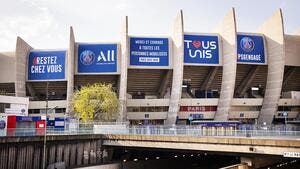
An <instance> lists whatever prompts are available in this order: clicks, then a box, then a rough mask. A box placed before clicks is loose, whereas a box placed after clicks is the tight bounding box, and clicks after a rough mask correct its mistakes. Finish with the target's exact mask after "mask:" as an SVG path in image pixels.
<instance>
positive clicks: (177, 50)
mask: <svg viewBox="0 0 300 169" xmlns="http://www.w3.org/2000/svg"><path fill="white" fill-rule="evenodd" d="M183 33H184V26H183V12H182V10H180V12H179V13H178V14H177V16H176V19H175V22H174V25H173V32H172V35H171V38H172V40H173V44H174V45H173V52H172V53H173V56H170V57H173V79H172V89H171V98H170V104H169V112H168V117H167V120H166V121H165V124H167V125H172V124H175V122H176V117H177V112H178V111H179V108H180V105H179V103H180V99H181V92H182V80H183V47H184V42H183Z"/></svg>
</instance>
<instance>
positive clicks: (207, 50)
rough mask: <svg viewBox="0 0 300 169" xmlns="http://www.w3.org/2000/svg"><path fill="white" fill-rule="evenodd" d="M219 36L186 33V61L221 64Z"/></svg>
mask: <svg viewBox="0 0 300 169" xmlns="http://www.w3.org/2000/svg"><path fill="white" fill-rule="evenodd" d="M219 58H220V51H219V38H218V36H217V35H194V34H185V35H184V63H188V64H213V65H216V64H219V63H220V61H219V60H220V59H219Z"/></svg>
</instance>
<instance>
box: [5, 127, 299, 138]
mask: <svg viewBox="0 0 300 169" xmlns="http://www.w3.org/2000/svg"><path fill="white" fill-rule="evenodd" d="M45 131H46V130H45V129H43V128H42V129H40V128H18V129H6V130H0V137H6V136H44V134H45ZM85 134H130V135H164V136H191V137H201V136H211V137H218V136H228V137H279V138H283V137H291V138H299V139H300V131H285V130H233V129H226V128H201V127H200V126H172V127H170V126H128V125H115V126H114V127H111V125H97V127H79V126H77V127H75V128H68V129H63V128H62V129H57V128H47V135H85Z"/></svg>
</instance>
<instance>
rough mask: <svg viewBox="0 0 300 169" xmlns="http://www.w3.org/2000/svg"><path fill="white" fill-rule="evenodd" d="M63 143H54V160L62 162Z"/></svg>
mask: <svg viewBox="0 0 300 169" xmlns="http://www.w3.org/2000/svg"><path fill="white" fill-rule="evenodd" d="M64 146H65V145H63V144H58V145H56V159H55V162H62V161H63V150H64Z"/></svg>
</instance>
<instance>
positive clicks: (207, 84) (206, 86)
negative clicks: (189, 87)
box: [201, 66, 219, 90]
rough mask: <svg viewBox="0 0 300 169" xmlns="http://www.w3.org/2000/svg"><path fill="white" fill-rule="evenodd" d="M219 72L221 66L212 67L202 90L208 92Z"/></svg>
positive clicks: (202, 85)
mask: <svg viewBox="0 0 300 169" xmlns="http://www.w3.org/2000/svg"><path fill="white" fill-rule="evenodd" d="M218 70H219V66H214V67H211V69H210V70H209V74H208V75H207V76H206V78H205V80H204V82H203V83H202V84H201V90H208V89H209V88H210V86H211V84H212V82H213V80H214V78H215V76H216V74H217V73H218Z"/></svg>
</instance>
